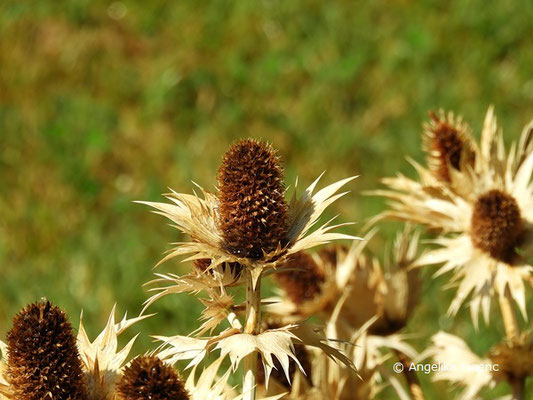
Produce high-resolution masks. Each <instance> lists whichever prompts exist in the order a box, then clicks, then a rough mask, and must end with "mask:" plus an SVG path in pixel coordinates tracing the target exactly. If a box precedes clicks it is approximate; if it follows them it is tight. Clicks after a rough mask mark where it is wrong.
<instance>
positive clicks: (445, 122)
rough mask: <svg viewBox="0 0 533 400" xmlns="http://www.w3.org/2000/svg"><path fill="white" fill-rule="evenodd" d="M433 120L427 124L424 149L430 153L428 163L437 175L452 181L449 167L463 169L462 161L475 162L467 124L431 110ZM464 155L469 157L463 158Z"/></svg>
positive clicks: (442, 179) (444, 179) (443, 179)
mask: <svg viewBox="0 0 533 400" xmlns="http://www.w3.org/2000/svg"><path fill="white" fill-rule="evenodd" d="M429 115H430V117H431V122H430V123H429V124H427V125H425V130H426V134H425V135H424V149H425V151H426V152H427V153H428V165H429V166H430V168H431V170H432V171H433V174H434V175H435V177H436V178H437V179H439V180H441V181H443V182H451V176H450V175H451V174H450V170H449V167H450V166H451V167H452V168H454V169H455V170H457V171H460V170H461V162H462V161H466V162H468V163H470V164H472V163H473V161H474V158H475V153H474V152H473V151H472V149H471V148H470V143H468V141H467V135H466V132H465V129H466V126H465V125H463V124H461V123H455V122H454V120H453V118H449V119H446V118H445V117H444V114H441V115H440V116H438V115H437V114H436V113H434V112H431V113H430V114H429ZM462 157H467V159H466V160H462Z"/></svg>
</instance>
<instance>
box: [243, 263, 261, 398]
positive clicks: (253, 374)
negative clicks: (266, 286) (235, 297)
mask: <svg viewBox="0 0 533 400" xmlns="http://www.w3.org/2000/svg"><path fill="white" fill-rule="evenodd" d="M260 306H261V277H259V279H258V280H257V283H256V286H255V288H254V285H253V279H252V274H251V272H250V271H246V322H245V325H244V332H245V333H248V334H251V335H257V334H258V333H259V328H260V323H261V313H260ZM257 356H258V353H257V352H253V353H252V354H249V355H248V356H246V357H245V358H244V360H243V367H244V373H243V381H242V392H243V400H255V390H256V378H257Z"/></svg>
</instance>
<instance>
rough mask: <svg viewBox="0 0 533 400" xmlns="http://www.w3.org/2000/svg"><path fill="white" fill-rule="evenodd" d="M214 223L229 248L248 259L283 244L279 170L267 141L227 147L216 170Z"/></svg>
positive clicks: (284, 227) (284, 219) (285, 215)
mask: <svg viewBox="0 0 533 400" xmlns="http://www.w3.org/2000/svg"><path fill="white" fill-rule="evenodd" d="M218 199H219V210H218V211H219V221H218V222H219V228H220V230H221V231H222V235H223V238H224V245H225V248H226V250H227V251H228V252H230V253H232V254H234V255H237V256H240V257H244V258H249V259H253V260H258V259H261V258H262V257H263V255H264V254H268V253H271V252H273V251H275V250H276V249H277V248H278V246H281V247H283V246H285V245H286V244H287V240H286V237H287V230H288V206H287V203H286V201H285V187H284V183H283V170H282V168H281V166H280V162H279V159H278V156H277V155H276V152H275V151H274V149H273V148H272V146H270V145H269V144H266V143H263V142H260V141H257V140H252V139H246V140H241V141H239V142H237V143H236V144H234V145H233V146H231V147H230V149H229V150H228V151H227V152H226V154H225V155H224V158H223V160H222V164H221V166H220V168H219V170H218Z"/></svg>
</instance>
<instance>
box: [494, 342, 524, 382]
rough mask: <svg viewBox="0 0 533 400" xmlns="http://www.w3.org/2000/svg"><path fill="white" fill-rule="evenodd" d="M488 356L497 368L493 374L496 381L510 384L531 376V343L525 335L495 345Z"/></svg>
mask: <svg viewBox="0 0 533 400" xmlns="http://www.w3.org/2000/svg"><path fill="white" fill-rule="evenodd" d="M529 336H531V335H529ZM488 356H489V359H490V360H491V361H492V363H493V364H494V365H498V367H499V368H498V371H495V372H494V373H493V374H494V376H495V378H496V379H498V380H505V381H507V382H509V383H512V382H514V381H516V380H522V379H525V378H527V377H528V376H533V341H532V340H531V338H530V337H528V335H527V334H521V335H520V336H519V337H516V338H514V339H512V340H510V341H506V342H503V343H499V344H497V345H495V346H494V347H493V348H492V349H491V350H490V352H489V354H488Z"/></svg>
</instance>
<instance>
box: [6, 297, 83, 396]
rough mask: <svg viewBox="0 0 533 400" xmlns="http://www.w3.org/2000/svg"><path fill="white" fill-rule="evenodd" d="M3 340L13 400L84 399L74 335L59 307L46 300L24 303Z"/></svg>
mask: <svg viewBox="0 0 533 400" xmlns="http://www.w3.org/2000/svg"><path fill="white" fill-rule="evenodd" d="M7 343H8V365H7V374H8V377H9V382H10V385H11V388H12V391H13V398H14V399H15V400H41V399H45V398H53V399H57V400H62V399H64V400H67V399H68V400H82V399H87V392H86V387H85V384H84V381H83V375H82V366H81V361H80V358H79V355H78V349H77V347H76V338H75V337H74V334H73V332H72V326H71V325H70V323H69V321H68V318H67V316H66V314H65V313H64V312H63V311H62V310H61V309H60V308H59V307H56V306H54V305H52V304H51V303H50V302H49V301H46V300H42V301H40V302H38V303H33V304H31V305H29V306H27V307H26V308H25V309H23V310H22V311H20V312H19V313H18V314H17V315H16V316H15V318H14V319H13V328H12V329H11V330H10V331H9V333H8V335H7Z"/></svg>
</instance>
